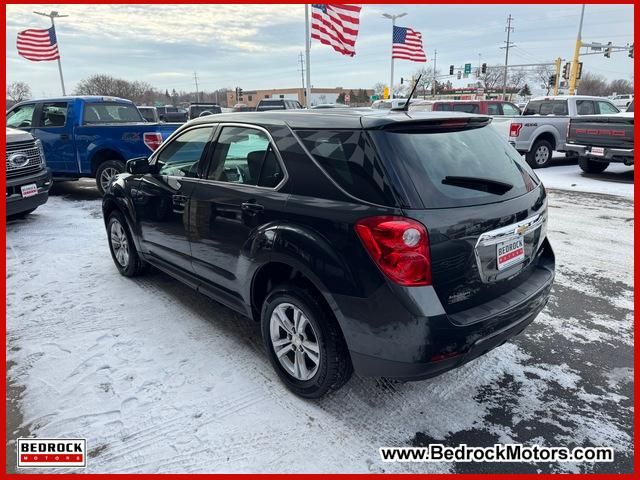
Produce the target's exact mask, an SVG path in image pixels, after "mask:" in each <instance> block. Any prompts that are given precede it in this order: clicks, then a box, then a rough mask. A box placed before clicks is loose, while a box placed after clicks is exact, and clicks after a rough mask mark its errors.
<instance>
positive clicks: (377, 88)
mask: <svg viewBox="0 0 640 480" xmlns="http://www.w3.org/2000/svg"><path fill="white" fill-rule="evenodd" d="M386 86H387V84H386V83H384V82H378V83H376V84H375V85H374V86H373V93H374V95H378V96H382V94H383V93H384V87H386Z"/></svg>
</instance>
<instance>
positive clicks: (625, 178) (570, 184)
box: [535, 152, 633, 199]
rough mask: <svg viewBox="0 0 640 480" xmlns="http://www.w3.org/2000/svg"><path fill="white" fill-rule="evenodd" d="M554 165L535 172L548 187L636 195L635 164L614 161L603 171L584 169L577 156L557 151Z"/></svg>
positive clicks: (626, 195)
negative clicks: (579, 164)
mask: <svg viewBox="0 0 640 480" xmlns="http://www.w3.org/2000/svg"><path fill="white" fill-rule="evenodd" d="M552 162H553V163H552V166H550V167H548V168H539V169H537V170H536V171H535V172H536V174H537V175H538V177H540V179H541V180H542V183H543V184H544V185H545V187H547V188H554V189H558V190H569V191H575V192H591V193H602V194H607V195H619V196H622V197H625V198H631V199H633V167H632V166H631V167H627V166H625V165H623V164H621V163H612V164H610V165H609V166H608V167H607V169H606V170H605V171H604V172H603V173H598V174H588V173H584V172H583V171H582V170H581V169H580V167H578V166H577V162H576V161H575V160H567V159H566V158H564V154H561V153H558V152H554V155H553V160H552Z"/></svg>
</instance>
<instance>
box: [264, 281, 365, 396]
mask: <svg viewBox="0 0 640 480" xmlns="http://www.w3.org/2000/svg"><path fill="white" fill-rule="evenodd" d="M276 310H277V312H276ZM274 312H276V313H274ZM297 312H300V314H301V316H298V317H297V318H298V321H295V318H296V317H295V315H296V313H297ZM282 316H284V317H285V320H284V321H279V320H278V319H279V318H282ZM261 319H262V338H263V340H264V344H265V347H266V349H267V353H268V355H269V360H270V361H271V364H272V365H273V368H274V369H275V370H276V373H277V374H278V376H279V377H280V380H281V381H282V382H283V383H284V384H285V385H286V386H287V388H288V389H289V390H291V391H292V392H293V393H295V394H296V395H299V396H301V397H303V398H319V397H322V396H323V395H325V394H327V393H329V392H331V391H334V390H338V389H339V388H340V387H342V386H343V385H344V384H345V383H346V382H347V381H348V380H349V378H350V377H351V374H352V373H353V366H352V365H351V358H350V357H349V351H348V349H347V345H346V343H345V341H344V337H343V336H342V332H341V330H340V328H339V326H338V322H337V321H336V319H335V318H334V317H333V315H332V314H331V313H330V312H327V311H326V310H325V309H324V308H322V305H321V304H320V302H319V301H318V299H316V298H315V296H314V295H312V294H311V293H310V292H308V291H307V290H304V289H302V288H299V287H296V286H295V285H291V284H282V285H278V286H276V287H275V288H274V289H273V290H272V291H271V292H270V293H269V294H268V295H267V298H266V299H265V301H264V303H263V305H262V312H261ZM303 319H304V320H303ZM301 326H303V327H302V328H298V327H301ZM274 344H275V345H274ZM276 349H277V350H278V353H279V354H280V355H279V356H278V355H276ZM316 351H317V352H316ZM298 361H302V362H304V367H303V368H300V369H298V368H296V362H298Z"/></svg>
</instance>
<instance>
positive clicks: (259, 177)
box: [207, 127, 283, 188]
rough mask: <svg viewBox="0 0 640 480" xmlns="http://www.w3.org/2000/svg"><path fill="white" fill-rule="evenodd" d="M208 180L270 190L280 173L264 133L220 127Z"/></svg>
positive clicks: (243, 128)
mask: <svg viewBox="0 0 640 480" xmlns="http://www.w3.org/2000/svg"><path fill="white" fill-rule="evenodd" d="M207 178H209V180H215V181H218V182H229V183H240V184H243V185H254V186H260V187H269V188H273V187H275V186H277V185H278V184H279V183H280V181H281V180H282V178H283V173H282V169H281V167H280V163H279V162H278V158H277V156H276V153H275V150H274V147H273V145H272V144H271V142H270V141H269V137H268V136H267V134H266V133H264V132H262V131H261V130H257V129H255V128H247V127H223V129H222V131H221V132H220V136H219V137H218V141H217V142H216V145H215V149H214V151H213V158H212V160H211V167H210V169H209V173H208V175H207Z"/></svg>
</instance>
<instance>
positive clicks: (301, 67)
mask: <svg viewBox="0 0 640 480" xmlns="http://www.w3.org/2000/svg"><path fill="white" fill-rule="evenodd" d="M298 60H299V61H300V69H299V72H300V76H301V77H302V89H303V90H304V72H305V70H304V55H302V52H300V55H299V56H298Z"/></svg>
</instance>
